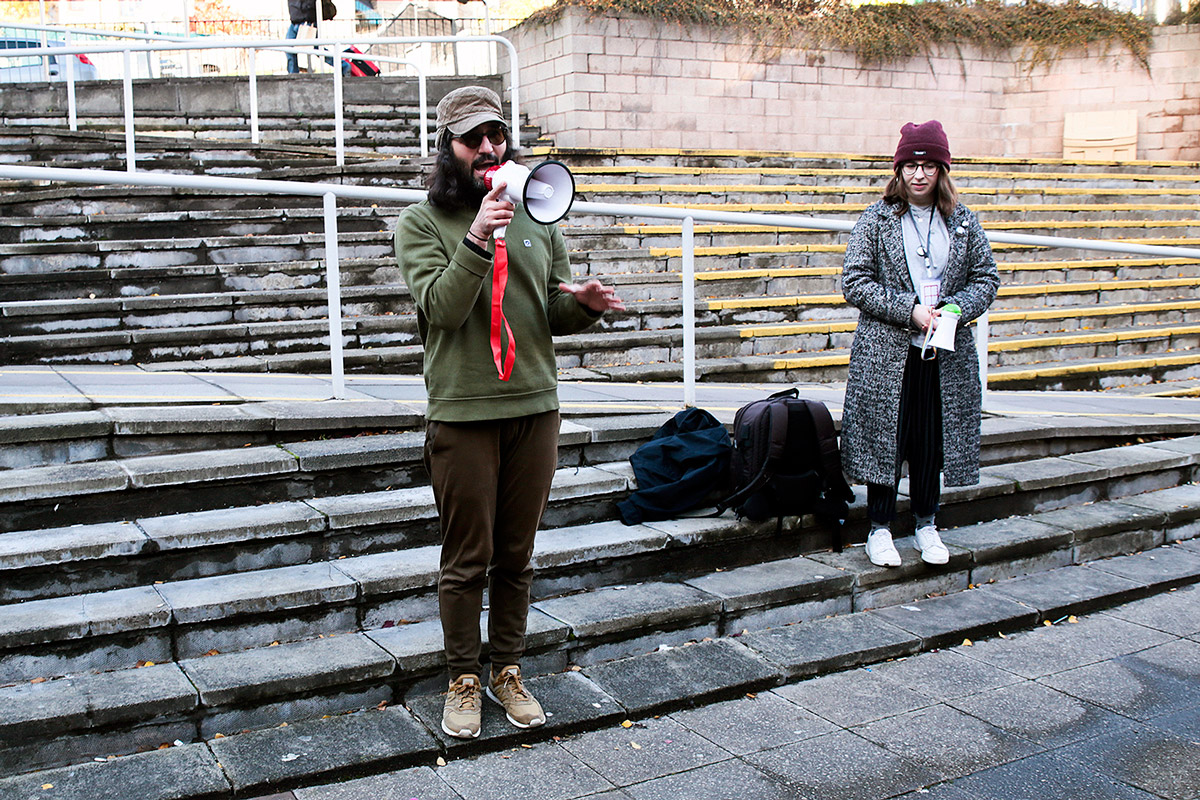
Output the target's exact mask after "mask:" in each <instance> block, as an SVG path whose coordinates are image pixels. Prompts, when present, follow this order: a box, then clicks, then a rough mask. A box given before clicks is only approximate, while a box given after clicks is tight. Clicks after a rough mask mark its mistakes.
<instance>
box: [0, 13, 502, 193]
mask: <svg viewBox="0 0 1200 800" xmlns="http://www.w3.org/2000/svg"><path fill="white" fill-rule="evenodd" d="M166 41H168V42H170V46H169V47H163V46H160V45H153V44H149V45H98V46H87V47H74V46H64V47H24V48H14V49H11V50H0V58H3V57H7V58H16V57H19V56H48V55H75V54H78V53H84V52H86V53H122V54H123V55H124V59H125V66H124V75H123V76H122V82H123V89H124V94H123V96H124V109H125V168H126V171H128V172H136V171H137V164H136V150H135V146H134V124H133V77H132V73H133V69H132V63H131V59H132V54H133V53H141V52H153V51H155V50H232V49H247V50H249V51H250V52H251V60H252V61H253V54H254V52H255V51H256V50H273V51H274V50H280V51H283V52H289V53H298V54H310V55H311V54H313V53H317V54H319V55H320V56H322V57H325V56H328V57H332V58H335V59H337V58H342V60H345V59H344V58H343V57H342V56H341V54H342V52H343V51H344V50H345V48H346V46H347V45H349V44H354V43H355V42H356V41H363V42H364V43H365V41H366V40H357V39H353V38H347V37H340V38H325V39H308V40H306V44H305V45H297V44H296V43H295V42H296V40H295V39H266V40H261V41H256V40H244V41H238V42H224V43H215V42H194V41H186V40H178V39H166ZM370 42H371V44H429V43H439V42H443V43H461V42H500V43H503V44H504V45H505V46H506V47H507V48H508V53H509V65H510V70H509V72H510V87H509V111H510V114H511V119H512V124H511V126H510V128H511V131H512V137H513V145H514V146H517V147H519V146H520V143H521V141H520V140H521V126H520V122H519V120H520V71H519V68H518V64H517V50H516V47H514V46H513V43H512V42H510V41H509V40H508V39H505V38H504V37H503V36H393V37H386V38H378V39H371V40H370ZM323 46H332V47H333V48H334V52H329V51H326V50H323V49H319V48H321V47H323ZM372 59H373V60H377V61H382V62H385V63H397V64H405V65H407V66H410V67H413V68H414V69H415V70H416V71H417V73H418V82H419V92H420V101H421V112H420V114H421V155H422V156H426V155H428V154H429V142H428V135H427V131H428V127H427V125H428V123H427V119H428V116H429V114H428V109H427V108H426V105H427V103H426V97H425V73H424V71H423V70H422V69H421V68H420V67H419V66H418V65H417V64H415V63H414V62H412V61H409V60H407V59H400V58H393V57H391V56H372ZM72 62H73V59H69V58H68V59H66V64H67V116H68V122H69V125H70V128H71V130H77V120H76V114H75V72H74V67H73V63H72ZM332 73H333V91H334V119H335V147H336V152H337V164H338V166H342V165H343V164H345V135H344V130H343V126H342V120H343V118H344V109H343V108H342V71H341V69H333V70H332ZM256 81H257V76H256V74H255V70H253V69H251V70H250V82H251V109H250V116H251V118H252V120H254V121H256V120H257V119H258V105H257V104H258V93H257V88H256ZM253 127H254V122H252V129H253ZM252 135H253V131H252ZM255 141H256V142H257V140H255Z"/></svg>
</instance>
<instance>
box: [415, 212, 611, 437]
mask: <svg viewBox="0 0 1200 800" xmlns="http://www.w3.org/2000/svg"><path fill="white" fill-rule="evenodd" d="M475 213H476V211H475V210H474V209H464V210H462V211H458V212H446V211H442V210H440V209H437V208H435V207H434V206H432V205H430V204H429V202H428V201H424V202H421V203H418V204H416V205H412V206H409V207H408V208H406V209H404V211H403V212H402V213H401V214H400V220H399V222H398V223H397V224H396V262H397V264H399V266H400V271H401V272H402V273H403V275H404V280H405V282H406V283H407V284H408V288H409V291H410V292H411V293H412V296H413V300H414V301H415V302H416V305H417V326H418V328H419V330H420V332H421V340H422V342H424V344H425V367H424V372H425V388H426V390H427V393H428V396H429V406H428V410H427V411H426V418H427V419H431V420H436V421H439V422H470V421H478V420H490V419H507V418H511V417H520V416H525V415H527V414H538V413H542V412H544V411H553V410H554V409H557V408H558V369H557V364H556V362H555V360H554V343H553V341H552V339H551V337H552V336H561V335H564V334H569V333H576V332H578V331H581V330H583V329H584V328H586V327H588V326H589V325H591V324H592V323H594V322H595V321H596V320H597V319H599V314H596V313H595V312H592V311H590V310H589V309H587V308H585V307H584V306H582V305H580V304H579V302H577V301H576V300H575V298H574V296H572V295H570V294H567V293H565V292H563V291H561V290H560V289H559V288H558V284H559V283H570V282H571V265H570V263H569V262H568V260H567V247H566V243H565V242H564V240H563V235H562V232H561V231H559V229H558V226H557V225H539V224H537V223H535V222H534V221H533V220H531V219H530V218H529V216H528V215H527V214H526V213H525V210H524V208H523V207H521V206H518V207H517V213H516V216H515V217H514V218H513V221H512V224H510V225H509V226H508V234H507V236H506V241H507V243H508V286H507V288H506V289H505V292H504V315H505V317H506V318H507V319H508V324H509V325H510V326H511V327H512V330H513V337H514V338H515V339H516V343H517V347H516V362H515V365H514V367H513V371H512V375H511V376H510V378H509V380H507V381H502V380H500V378H499V376H498V375H497V371H496V364H495V361H494V360H493V358H492V349H491V344H490V342H491V338H490V336H491V302H492V260H491V258H485V257H484V256H482V255H480V254H479V253H478V252H476V251H475V250H473V249H472V248H471V247H470V246H468V245H467V244H465V243H464V242H463V237H464V236H465V235H466V233H467V228H468V226H470V224H471V222H472V220H474V219H475ZM507 346H508V342H507V338H505V352H507Z"/></svg>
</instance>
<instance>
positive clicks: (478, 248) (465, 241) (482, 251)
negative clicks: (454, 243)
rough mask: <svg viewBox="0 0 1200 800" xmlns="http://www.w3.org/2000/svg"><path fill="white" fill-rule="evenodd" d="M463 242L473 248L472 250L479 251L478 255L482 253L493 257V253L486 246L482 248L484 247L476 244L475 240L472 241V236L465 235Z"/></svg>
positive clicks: (485, 256) (488, 257)
mask: <svg viewBox="0 0 1200 800" xmlns="http://www.w3.org/2000/svg"><path fill="white" fill-rule="evenodd" d="M463 244H465V245H466V246H467V247H469V248H471V250H472V251H473V252H475V253H477V254H478V255H481V256H483V257H484V258H487V259H490V258H491V257H492V254H491V253H489V252H488V251H487V250H485V249H484V248H482V247H480V246H479V245H477V244H475V243H474V242H472V241H471V238H470V237H469V236H464V237H463Z"/></svg>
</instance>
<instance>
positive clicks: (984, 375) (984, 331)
mask: <svg viewBox="0 0 1200 800" xmlns="http://www.w3.org/2000/svg"><path fill="white" fill-rule="evenodd" d="M975 328H976V330H975V355H976V356H977V357H978V358H979V388H980V389H981V390H982V392H983V395H982V407H983V408H984V409H986V408H987V406H988V315H987V313H986V312H985V313H983V314H981V315H980V316H979V319H977V320H975Z"/></svg>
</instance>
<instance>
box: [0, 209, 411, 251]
mask: <svg viewBox="0 0 1200 800" xmlns="http://www.w3.org/2000/svg"><path fill="white" fill-rule="evenodd" d="M384 213H385V212H383V211H382V210H381V209H378V208H371V207H369V206H350V207H347V206H341V207H339V208H338V218H337V225H338V232H339V233H342V232H346V233H353V232H359V231H378V230H382V229H384V228H385V227H386V225H387V222H386V219H387V217H394V216H395V212H393V211H391V210H388V211H387V212H386V217H385V216H384ZM305 233H324V215H323V213H322V211H321V210H320V209H318V208H307V209H273V208H264V209H242V210H237V211H226V210H223V209H214V210H211V211H207V210H206V211H162V212H151V213H144V214H87V215H70V214H64V215H60V216H56V217H53V218H46V217H7V218H5V219H3V220H0V243H3V244H35V243H48V242H75V241H121V240H134V239H150V240H161V239H166V238H171V237H178V238H182V239H192V238H213V237H223V236H272V235H286V234H305Z"/></svg>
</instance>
